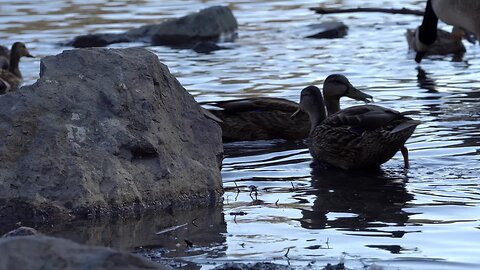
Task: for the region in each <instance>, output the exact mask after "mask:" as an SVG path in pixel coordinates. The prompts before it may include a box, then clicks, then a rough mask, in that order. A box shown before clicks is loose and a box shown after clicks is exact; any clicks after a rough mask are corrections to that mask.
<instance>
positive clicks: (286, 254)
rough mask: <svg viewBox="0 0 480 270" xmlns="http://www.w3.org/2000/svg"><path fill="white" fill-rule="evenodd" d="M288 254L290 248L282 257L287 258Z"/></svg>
mask: <svg viewBox="0 0 480 270" xmlns="http://www.w3.org/2000/svg"><path fill="white" fill-rule="evenodd" d="M289 252H290V248H288V249H287V252H286V253H285V255H283V256H285V257H287V258H288V253H289Z"/></svg>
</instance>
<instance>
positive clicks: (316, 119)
mask: <svg viewBox="0 0 480 270" xmlns="http://www.w3.org/2000/svg"><path fill="white" fill-rule="evenodd" d="M317 104H318V106H314V107H313V108H311V110H310V111H309V112H308V116H309V117H310V133H312V132H313V130H314V129H315V127H316V126H317V125H319V124H320V123H321V122H323V120H325V118H326V117H327V115H326V113H325V104H324V102H323V97H322V95H321V94H320V95H319V96H318V97H317Z"/></svg>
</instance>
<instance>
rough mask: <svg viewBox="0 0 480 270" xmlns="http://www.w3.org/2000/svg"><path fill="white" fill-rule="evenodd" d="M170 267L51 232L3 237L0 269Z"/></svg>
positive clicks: (73, 269) (130, 269) (130, 268)
mask: <svg viewBox="0 0 480 270" xmlns="http://www.w3.org/2000/svg"><path fill="white" fill-rule="evenodd" d="M16 269H22V270H36V269H38V270H40V269H51V270H55V269H70V270H75V269H78V270H84V269H92V270H101V269H124V270H127V269H128V270H134V269H170V268H168V267H165V266H162V265H160V264H157V263H154V262H152V261H149V260H147V259H145V258H142V257H139V256H136V255H133V254H130V253H127V252H122V251H117V250H113V249H110V248H104V247H95V246H86V245H80V244H77V243H75V242H72V241H69V240H65V239H61V238H54V237H47V236H17V237H8V238H2V239H0V270H16Z"/></svg>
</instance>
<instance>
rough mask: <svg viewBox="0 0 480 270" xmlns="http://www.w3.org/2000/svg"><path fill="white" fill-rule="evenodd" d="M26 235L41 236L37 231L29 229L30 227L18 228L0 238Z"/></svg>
mask: <svg viewBox="0 0 480 270" xmlns="http://www.w3.org/2000/svg"><path fill="white" fill-rule="evenodd" d="M26 235H41V233H39V232H38V231H37V230H35V229H34V228H30V227H24V226H22V227H19V228H16V229H15V230H13V231H10V232H8V233H6V234H4V235H3V236H2V238H5V237H14V236H26Z"/></svg>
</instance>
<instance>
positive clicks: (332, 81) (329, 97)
mask: <svg viewBox="0 0 480 270" xmlns="http://www.w3.org/2000/svg"><path fill="white" fill-rule="evenodd" d="M324 95H325V100H326V101H327V108H328V113H329V114H333V113H335V112H337V111H338V110H340V98H341V97H343V96H347V97H350V98H352V99H356V100H362V101H367V100H368V99H371V98H372V97H371V96H370V95H368V94H365V93H363V92H361V91H360V90H358V89H356V88H355V87H353V86H352V85H351V84H350V82H348V80H347V79H346V78H345V77H344V76H343V75H331V76H329V77H328V78H327V79H326V80H325V82H324ZM202 105H203V106H209V107H212V109H209V110H208V111H209V112H210V113H212V114H213V115H214V116H215V117H216V118H217V119H218V120H217V122H219V124H220V126H221V127H222V139H223V142H232V141H252V140H271V139H285V140H298V139H305V138H307V137H308V135H309V132H310V126H311V124H310V120H309V117H308V115H307V114H305V113H300V114H299V115H298V117H296V118H295V119H291V118H290V116H291V115H292V113H294V112H295V111H296V110H298V108H299V105H298V103H296V102H293V101H290V100H287V99H283V98H271V97H256V98H248V99H238V100H228V101H219V102H205V103H202ZM210 118H212V117H210Z"/></svg>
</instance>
